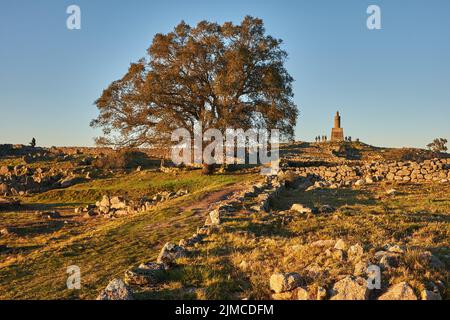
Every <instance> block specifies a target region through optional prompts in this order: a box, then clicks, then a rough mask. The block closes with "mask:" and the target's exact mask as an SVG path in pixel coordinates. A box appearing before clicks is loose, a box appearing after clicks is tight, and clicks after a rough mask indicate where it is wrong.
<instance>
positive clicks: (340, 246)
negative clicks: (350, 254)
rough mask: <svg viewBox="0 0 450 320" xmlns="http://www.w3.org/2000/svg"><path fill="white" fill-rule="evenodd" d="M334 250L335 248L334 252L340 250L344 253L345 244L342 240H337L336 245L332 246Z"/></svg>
mask: <svg viewBox="0 0 450 320" xmlns="http://www.w3.org/2000/svg"><path fill="white" fill-rule="evenodd" d="M334 248H335V249H336V250H342V251H345V250H347V244H346V243H345V241H344V240H342V239H339V240H338V241H337V242H336V244H335V245H334Z"/></svg>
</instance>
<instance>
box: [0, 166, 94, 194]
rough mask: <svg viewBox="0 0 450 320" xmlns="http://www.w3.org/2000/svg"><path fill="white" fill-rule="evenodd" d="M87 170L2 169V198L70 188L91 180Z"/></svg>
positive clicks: (0, 169) (25, 167) (0, 187)
mask: <svg viewBox="0 0 450 320" xmlns="http://www.w3.org/2000/svg"><path fill="white" fill-rule="evenodd" d="M90 175H91V172H90V171H89V170H87V169H86V168H75V169H72V170H63V169H54V168H46V169H44V168H32V167H28V166H26V165H17V166H14V167H10V166H2V167H0V196H22V195H26V194H30V193H40V192H45V191H48V190H52V189H58V188H68V187H71V186H73V185H75V184H78V183H82V182H85V181H87V180H89V178H90Z"/></svg>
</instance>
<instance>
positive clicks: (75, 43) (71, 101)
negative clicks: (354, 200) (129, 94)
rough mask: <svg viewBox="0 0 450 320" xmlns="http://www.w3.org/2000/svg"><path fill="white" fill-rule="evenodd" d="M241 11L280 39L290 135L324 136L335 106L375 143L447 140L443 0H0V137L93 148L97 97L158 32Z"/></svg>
mask: <svg viewBox="0 0 450 320" xmlns="http://www.w3.org/2000/svg"><path fill="white" fill-rule="evenodd" d="M70 4H77V5H79V6H80V7H81V11H82V25H81V27H82V29H81V30H79V31H69V30H68V29H67V28H66V18H67V14H66V8H67V6H68V5H70ZM369 4H377V5H379V6H380V7H381V11H382V30H379V31H370V30H368V29H367V28H366V18H367V14H366V9H367V7H368V5H369ZM245 15H252V16H255V17H260V18H262V19H264V21H265V24H266V30H267V32H268V33H269V34H271V35H273V36H275V37H278V38H281V39H283V40H284V47H285V49H286V50H287V52H288V53H289V61H288V63H287V68H288V70H289V72H290V73H291V74H292V75H293V77H294V78H295V80H296V82H295V86H294V90H295V101H296V103H297V104H298V105H299V107H300V109H301V115H300V118H299V121H298V124H297V128H296V136H297V139H301V140H312V139H313V138H314V136H316V135H317V134H328V136H329V135H330V132H329V131H330V128H331V126H332V120H333V115H334V113H335V112H336V110H339V111H341V113H342V116H343V119H342V122H343V126H344V128H345V134H347V135H351V136H353V137H355V138H356V137H359V138H360V139H361V140H362V141H365V142H367V143H370V144H373V145H383V146H418V147H424V146H425V145H426V144H427V143H428V142H430V141H431V140H432V139H433V138H436V137H446V138H449V140H450V125H449V122H450V1H448V0H430V1H425V0H417V1H416V0H408V1H406V0H390V1H381V0H371V1H365V0H341V1H334V0H333V1H332V0H329V1H325V0H319V1H318V0H314V1H313V0H307V1H300V0H295V1H294V0H293V1H282V0H270V1H268V0H264V1H261V0H254V1H246V0H239V1H212V0H209V1H195V0H190V1H189V0H182V1H181V0H179V1H175V0H171V1H151V0H148V1H137V0H136V1H133V0H129V1H125V0H124V1H117V0H110V1H106V0H89V1H88V0H86V1H84V0H72V1H63V0H43V1H35V0H29V1H23V0H2V1H1V3H0V143H28V142H29V141H30V140H31V138H32V137H33V136H34V137H36V139H37V141H38V144H39V145H45V146H51V145H80V146H81V145H92V144H93V137H94V136H96V135H98V134H99V132H96V131H95V130H92V129H91V128H90V127H89V122H90V120H91V119H92V118H95V117H96V115H97V112H96V108H95V106H94V105H93V102H94V101H95V99H96V98H97V97H99V95H100V94H101V92H102V90H103V89H104V88H105V87H106V86H107V85H108V84H109V83H111V82H112V81H113V80H116V79H118V78H120V77H121V76H122V75H123V74H124V73H125V72H126V70H127V68H128V66H129V64H130V62H132V61H136V60H137V59H139V58H140V57H142V56H144V55H145V51H146V49H147V48H148V47H149V46H150V43H151V41H152V38H153V36H154V35H155V34H156V33H158V32H162V33H166V32H169V31H170V30H171V29H172V28H173V27H174V26H175V25H176V24H177V23H178V22H180V21H181V20H182V19H183V20H185V21H186V22H188V23H189V24H195V23H197V22H198V21H200V20H203V19H206V20H210V21H217V22H220V23H222V22H224V21H233V22H235V23H238V22H240V21H241V20H242V18H243V17H244V16H245Z"/></svg>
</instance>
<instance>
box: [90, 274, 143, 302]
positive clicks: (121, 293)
mask: <svg viewBox="0 0 450 320" xmlns="http://www.w3.org/2000/svg"><path fill="white" fill-rule="evenodd" d="M133 299H134V298H133V291H131V289H130V288H128V286H126V285H125V283H124V282H123V281H122V280H120V279H113V280H112V281H111V282H110V283H109V284H108V286H107V287H106V288H105V289H104V290H102V291H101V292H100V294H99V295H98V297H97V300H133Z"/></svg>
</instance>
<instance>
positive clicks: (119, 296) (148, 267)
mask: <svg viewBox="0 0 450 320" xmlns="http://www.w3.org/2000/svg"><path fill="white" fill-rule="evenodd" d="M283 188H284V183H282V182H279V180H278V179H277V178H276V177H268V178H267V179H266V180H265V181H264V182H263V183H261V184H259V185H256V186H253V187H251V188H250V189H249V190H246V191H243V192H236V193H234V194H233V195H231V196H230V197H228V199H226V200H223V201H219V202H218V203H216V204H215V209H214V210H212V211H210V212H209V214H208V216H207V218H206V221H205V223H204V225H203V226H201V227H199V228H198V229H197V232H196V233H195V234H194V235H192V236H191V237H189V238H187V239H181V240H180V241H179V244H178V245H176V244H174V243H171V242H168V243H166V244H165V245H164V246H163V248H162V249H161V251H160V253H159V255H158V258H157V261H156V262H145V263H142V264H141V265H139V266H138V267H132V268H130V269H129V270H127V271H126V272H125V275H124V281H122V280H121V279H113V280H112V281H111V282H110V283H109V284H108V286H107V287H106V288H105V289H104V290H102V291H101V292H100V294H99V296H98V297H97V299H99V300H127V299H129V298H130V297H132V295H133V291H132V289H131V287H132V286H139V287H142V286H144V287H152V286H154V285H156V284H158V283H161V282H163V281H164V280H165V278H166V275H167V272H168V271H170V270H171V269H173V268H176V266H177V262H178V260H179V259H182V258H184V257H186V256H188V255H189V252H190V250H191V248H192V247H195V246H196V245H198V244H201V243H202V241H203V240H204V238H205V237H207V236H209V235H210V234H211V233H213V232H215V230H216V228H218V227H219V226H220V225H221V224H222V222H223V219H224V218H225V217H226V216H227V215H228V214H229V213H232V212H234V211H236V210H238V209H239V208H242V206H243V205H242V202H243V201H244V200H246V199H250V198H251V199H258V201H260V199H261V198H262V197H261V195H267V198H266V199H265V200H264V201H261V202H260V203H259V206H258V208H259V210H266V209H267V210H268V209H269V201H270V199H271V198H272V197H274V196H276V195H278V194H279V193H280V192H281V191H282V190H283ZM103 200H105V201H104V203H103V204H102V202H103ZM108 201H109V203H108ZM114 203H116V201H114ZM122 203H123V202H122ZM107 204H109V206H107ZM103 206H104V207H105V208H111V199H110V198H108V200H107V198H104V199H102V201H100V202H99V203H98V204H97V206H96V207H97V208H99V207H103ZM105 211H106V210H105Z"/></svg>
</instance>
